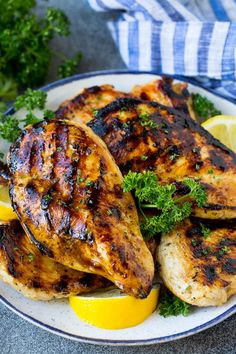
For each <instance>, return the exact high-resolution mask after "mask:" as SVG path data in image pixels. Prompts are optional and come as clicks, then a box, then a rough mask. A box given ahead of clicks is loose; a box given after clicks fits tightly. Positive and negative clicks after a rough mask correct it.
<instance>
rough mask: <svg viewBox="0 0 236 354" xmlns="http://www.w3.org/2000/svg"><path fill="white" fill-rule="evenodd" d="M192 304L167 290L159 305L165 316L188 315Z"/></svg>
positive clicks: (160, 311)
mask: <svg viewBox="0 0 236 354" xmlns="http://www.w3.org/2000/svg"><path fill="white" fill-rule="evenodd" d="M189 310H190V305H189V304H187V303H186V302H184V301H182V300H180V299H179V298H178V297H177V296H175V295H173V294H171V293H169V292H165V293H164V294H163V295H162V298H161V300H160V305H159V313H160V315H161V316H163V317H168V316H178V315H183V316H187V315H188V314H189Z"/></svg>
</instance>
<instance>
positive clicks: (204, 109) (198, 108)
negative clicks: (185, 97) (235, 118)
mask: <svg viewBox="0 0 236 354" xmlns="http://www.w3.org/2000/svg"><path fill="white" fill-rule="evenodd" d="M192 106H193V110H194V112H195V113H196V114H197V116H198V117H199V118H202V119H208V118H210V117H213V116H216V115H218V114H222V113H221V111H220V110H218V109H217V108H216V107H215V106H214V104H213V103H212V102H211V101H210V100H208V99H207V98H206V97H204V96H201V95H200V94H199V93H193V94H192Z"/></svg>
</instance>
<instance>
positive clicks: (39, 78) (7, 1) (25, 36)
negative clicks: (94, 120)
mask: <svg viewBox="0 0 236 354" xmlns="http://www.w3.org/2000/svg"><path fill="white" fill-rule="evenodd" d="M35 6H36V0H24V1H22V0H14V1H12V0H4V1H0V53H1V55H0V110H1V111H5V109H6V106H5V104H4V102H7V101H13V100H14V99H15V98H16V96H17V93H18V88H20V89H22V88H26V87H36V86H38V85H40V84H42V83H43V82H44V80H45V78H46V76H47V73H48V68H49V65H50V61H51V57H52V53H51V50H50V48H49V42H50V41H51V40H52V39H53V38H54V37H55V36H56V35H59V36H68V35H69V33H70V29H69V25H70V23H69V20H68V18H67V16H66V15H65V13H64V12H63V11H61V10H59V9H56V8H53V7H49V8H48V9H47V10H46V13H45V14H44V15H43V16H42V17H41V18H38V17H37V16H36V15H35V14H34V12H33V11H34V7H35ZM80 59H81V55H80V56H78V55H77V56H76V57H74V58H73V59H72V60H71V62H69V63H68V62H67V63H65V64H62V65H64V66H63V68H64V69H63V70H64V72H66V73H68V72H69V74H70V75H71V74H72V72H73V70H74V69H75V68H76V66H77V64H78V62H79V60H80ZM59 70H62V69H59Z"/></svg>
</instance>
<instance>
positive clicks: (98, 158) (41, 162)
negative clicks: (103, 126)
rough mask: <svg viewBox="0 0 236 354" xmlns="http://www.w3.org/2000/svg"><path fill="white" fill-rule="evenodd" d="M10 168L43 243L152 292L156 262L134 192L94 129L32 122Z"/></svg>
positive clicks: (20, 205)
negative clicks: (144, 234)
mask: <svg viewBox="0 0 236 354" xmlns="http://www.w3.org/2000/svg"><path fill="white" fill-rule="evenodd" d="M9 168H10V173H11V186H10V195H11V199H12V202H13V206H14V209H15V211H16V212H17V214H18V216H19V218H20V220H21V223H22V225H23V226H24V228H25V230H26V232H27V233H28V235H30V237H31V239H32V240H33V241H34V243H35V244H36V245H37V247H38V248H39V249H41V250H42V251H43V252H44V253H46V254H47V255H48V256H49V257H51V258H54V260H55V261H58V262H60V263H62V264H64V265H66V266H68V267H71V268H74V269H76V270H80V271H85V272H89V273H94V274H99V275H102V276H104V277H106V278H108V279H109V280H111V281H112V282H114V283H115V284H116V285H117V286H118V287H119V288H120V289H122V290H124V291H125V292H126V293H128V294H130V295H133V296H136V297H141V298H143V297H146V296H147V295H148V293H149V291H150V289H151V287H152V280H153V275H154V262H153V258H152V255H151V253H150V252H149V250H148V248H147V246H146V244H145V243H144V241H143V238H142V235H141V233H140V229H139V223H138V215H137V211H136V207H135V204H134V201H133V198H132V197H131V194H129V193H128V194H127V193H123V191H122V187H121V183H122V175H121V173H120V171H119V169H118V167H117V166H116V164H115V162H114V160H113V158H112V157H111V155H110V153H109V152H108V150H107V148H106V146H105V144H104V143H103V142H102V141H101V140H100V138H99V137H98V136H96V135H95V134H94V133H93V132H92V130H91V129H90V128H88V127H86V126H79V125H75V124H73V123H70V122H68V121H60V120H57V121H56V120H54V121H53V120H51V121H49V122H41V123H39V124H37V125H35V126H33V127H29V128H27V129H26V130H25V131H24V132H23V134H22V135H21V136H20V137H19V138H18V140H17V141H16V142H15V143H14V144H13V145H12V147H11V150H10V156H9Z"/></svg>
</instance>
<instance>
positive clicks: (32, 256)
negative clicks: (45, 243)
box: [28, 253, 34, 262]
mask: <svg viewBox="0 0 236 354" xmlns="http://www.w3.org/2000/svg"><path fill="white" fill-rule="evenodd" d="M28 260H29V261H30V262H33V261H34V255H33V253H29V254H28Z"/></svg>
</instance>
